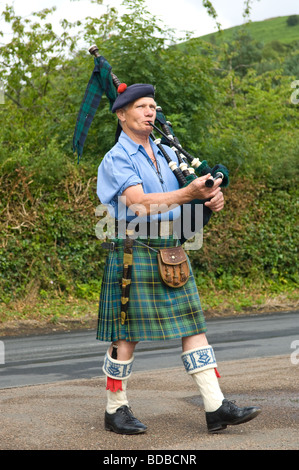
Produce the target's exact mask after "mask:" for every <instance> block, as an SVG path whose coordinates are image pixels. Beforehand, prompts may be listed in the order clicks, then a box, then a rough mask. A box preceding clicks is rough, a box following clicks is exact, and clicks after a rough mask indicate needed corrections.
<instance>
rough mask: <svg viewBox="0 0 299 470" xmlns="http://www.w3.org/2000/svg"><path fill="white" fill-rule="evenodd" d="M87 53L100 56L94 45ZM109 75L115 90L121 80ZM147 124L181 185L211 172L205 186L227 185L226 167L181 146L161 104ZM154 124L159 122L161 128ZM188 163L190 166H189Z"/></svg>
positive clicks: (96, 56) (120, 83)
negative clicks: (149, 125) (173, 154)
mask: <svg viewBox="0 0 299 470" xmlns="http://www.w3.org/2000/svg"><path fill="white" fill-rule="evenodd" d="M89 53H90V54H91V55H93V56H94V57H95V60H96V59H97V58H100V57H101V56H100V54H99V49H98V47H97V46H96V45H94V46H91V47H90V48H89ZM110 75H111V78H112V82H113V85H114V86H115V89H116V90H117V89H118V87H119V86H120V85H122V82H121V81H120V80H119V79H118V77H117V76H116V75H115V74H114V73H113V72H112V70H110ZM149 124H151V126H152V127H153V128H154V129H155V130H156V131H157V132H158V133H159V134H160V135H161V136H162V138H160V139H157V138H156V137H155V135H154V133H153V132H152V133H151V135H150V137H151V139H152V140H153V141H154V142H155V144H156V145H157V146H158V148H159V150H160V151H161V153H162V155H163V156H164V158H165V159H166V161H167V163H168V166H169V167H170V169H171V170H172V172H173V173H174V175H175V176H176V178H177V180H178V182H179V184H180V186H181V187H184V186H186V185H188V184H190V183H191V182H192V181H193V180H194V179H195V178H197V177H200V176H204V175H207V174H208V173H210V174H211V177H210V178H209V179H207V180H206V182H205V185H206V186H207V187H212V186H213V185H214V182H215V181H216V180H217V179H218V178H221V179H222V182H221V184H220V187H226V186H228V184H229V172H228V169H227V168H226V167H225V166H224V165H221V164H218V165H215V166H214V167H213V168H210V167H209V165H208V163H207V161H206V160H203V161H200V160H199V158H195V157H193V156H192V155H191V154H190V153H189V152H187V151H186V150H185V149H184V148H183V147H182V146H181V144H180V142H179V139H178V138H177V137H176V136H175V134H174V132H173V129H172V126H171V123H170V122H169V121H166V118H165V116H164V114H163V111H162V108H161V106H157V109H156V121H155V124H153V123H152V122H149ZM156 124H159V125H160V127H161V129H160V128H159V127H158V126H157V125H156ZM162 144H165V145H168V146H169V147H170V148H172V150H173V151H174V152H175V154H176V156H177V158H178V162H179V166H177V164H176V162H174V161H172V160H171V158H170V157H169V155H168V153H167V151H166V150H165V148H164V147H163V145H162ZM189 163H190V165H191V167H190V166H189ZM201 203H202V201H201Z"/></svg>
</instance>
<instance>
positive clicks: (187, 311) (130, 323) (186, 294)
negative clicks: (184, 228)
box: [97, 238, 207, 341]
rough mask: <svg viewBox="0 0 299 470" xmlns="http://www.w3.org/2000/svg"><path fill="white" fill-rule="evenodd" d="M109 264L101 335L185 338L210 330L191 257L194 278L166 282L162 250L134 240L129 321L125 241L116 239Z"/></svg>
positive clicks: (159, 242) (165, 242) (160, 244)
mask: <svg viewBox="0 0 299 470" xmlns="http://www.w3.org/2000/svg"><path fill="white" fill-rule="evenodd" d="M114 241H115V242H116V249H115V250H114V251H110V252H109V254H108V256H107V259H106V264H105V269H104V274H103V280H102V287H101V293H100V302H99V318H98V329H97V339H98V340H100V341H117V340H118V339H125V340H127V341H148V340H167V339H172V338H181V337H183V336H191V335H195V334H199V333H204V332H206V330H207V328H206V322H205V318H204V315H203V312H202V308H201V305H200V299H199V294H198V290H197V287H196V284H195V280H194V276H193V273H192V269H191V265H190V261H189V259H188V263H189V266H190V278H189V280H188V282H187V283H186V284H185V285H184V286H183V287H180V288H171V287H168V286H166V285H165V284H163V283H162V281H161V279H160V275H159V272H158V263H157V253H155V252H154V251H152V250H150V249H149V248H147V247H144V246H142V245H139V244H138V243H137V242H136V241H134V245H133V268H132V284H131V289H130V297H129V298H130V300H129V307H128V312H127V320H126V322H125V324H124V325H121V322H120V307H121V279H122V274H123V240H114ZM141 241H142V242H143V243H145V244H147V245H149V246H151V247H153V248H155V249H158V248H166V247H170V246H175V243H176V240H171V239H163V238H159V239H155V240H153V239H151V240H147V239H145V240H141Z"/></svg>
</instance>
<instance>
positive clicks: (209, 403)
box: [182, 334, 261, 432]
mask: <svg viewBox="0 0 299 470" xmlns="http://www.w3.org/2000/svg"><path fill="white" fill-rule="evenodd" d="M182 349H183V353H182V360H183V364H184V366H185V369H186V371H187V373H188V374H189V375H191V376H192V378H193V380H194V381H195V383H196V385H197V386H198V388H199V391H200V393H201V395H202V398H203V402H204V409H205V412H206V421H207V426H208V430H209V432H216V431H220V430H222V429H225V428H226V427H227V425H229V424H231V425H235V424H241V423H245V422H247V421H250V420H251V419H253V418H254V417H255V416H257V415H258V414H259V413H260V411H261V410H260V408H258V407H245V408H239V407H238V406H236V405H235V404H234V403H232V402H230V401H228V400H226V399H225V398H224V396H223V393H222V391H221V389H220V386H219V382H218V377H217V374H216V370H217V369H216V368H217V363H216V358H215V354H214V351H213V348H212V346H210V345H209V343H208V340H207V338H206V335H205V334H199V335H194V336H189V337H185V338H182Z"/></svg>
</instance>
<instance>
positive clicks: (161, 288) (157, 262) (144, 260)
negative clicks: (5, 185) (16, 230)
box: [97, 84, 260, 434]
mask: <svg viewBox="0 0 299 470" xmlns="http://www.w3.org/2000/svg"><path fill="white" fill-rule="evenodd" d="M111 104H112V103H111ZM112 112H113V113H116V115H117V118H118V126H119V128H118V129H119V132H118V133H117V142H116V144H115V145H114V146H113V148H112V149H111V150H110V151H109V152H108V153H107V154H106V155H105V157H104V158H103V160H102V162H101V164H100V166H99V169H98V180H97V181H98V183H97V194H98V197H99V199H100V201H101V203H102V204H104V205H106V206H107V207H108V208H109V211H110V213H111V214H113V215H114V217H115V219H116V221H117V222H118V224H116V236H115V238H114V239H113V240H111V242H109V243H106V244H104V245H105V247H106V248H108V249H109V252H108V256H107V259H106V265H105V270H104V275H103V280H102V287H101V294H100V303H99V318H98V330H97V339H99V340H100V341H109V342H111V346H110V348H109V349H108V351H107V353H106V355H105V358H104V365H103V371H104V373H105V375H106V376H107V407H106V410H105V429H106V430H110V431H114V432H116V433H120V434H137V433H143V432H145V431H146V429H147V427H146V425H144V424H142V423H141V422H140V421H139V420H138V419H137V418H135V417H134V415H133V413H132V411H131V408H130V406H129V403H128V400H127V395H126V389H127V384H128V379H129V377H130V375H131V373H132V366H133V362H134V350H135V347H136V345H137V343H138V342H139V341H149V340H155V341H156V340H168V339H172V338H182V361H183V365H184V367H185V369H186V372H187V374H189V375H190V376H191V377H192V379H193V380H194V382H195V384H196V385H197V387H198V389H199V392H200V394H201V396H202V398H203V403H204V410H205V416H206V422H207V427H208V431H209V432H217V431H219V430H222V429H225V428H226V427H227V425H236V424H241V423H245V422H246V421H249V420H251V419H253V418H254V417H255V416H257V414H258V413H259V412H260V408H258V407H255V406H251V407H242V408H239V407H238V406H237V405H236V404H234V403H233V402H230V401H228V400H227V399H225V397H224V396H223V393H222V391H221V389H220V386H219V381H218V376H219V374H218V371H217V364H216V359H215V354H214V351H213V348H212V346H211V345H209V343H208V340H207V337H206V331H207V327H206V322H205V318H204V315H203V312H202V308H201V304H200V298H199V294H198V290H197V287H196V283H195V279H194V276H193V273H192V268H191V265H190V261H189V259H188V256H187V255H186V253H185V251H184V250H183V248H182V246H181V244H180V241H179V240H178V238H177V237H176V235H175V233H174V227H175V226H176V221H177V220H179V218H180V216H181V208H182V207H183V205H188V204H189V203H191V201H194V200H201V201H203V200H205V201H207V202H205V203H204V205H205V208H208V210H209V211H211V212H218V211H220V210H222V209H223V206H224V197H223V193H222V190H221V187H220V186H221V179H216V180H215V183H214V184H213V186H212V187H208V186H206V181H207V180H208V179H209V178H210V177H211V175H210V174H209V173H208V174H206V175H204V176H200V177H197V178H194V179H193V180H192V181H191V183H190V184H188V185H186V186H184V187H181V186H180V184H179V182H178V180H177V178H176V176H175V175H174V173H173V172H172V171H171V170H170V168H169V164H168V162H167V161H166V160H165V158H164V156H163V153H162V151H161V146H158V145H157V144H156V143H155V142H154V141H153V139H152V138H151V137H150V136H151V135H152V130H153V128H152V124H153V123H154V122H155V119H156V102H155V91H154V87H153V86H152V85H149V84H133V85H131V86H128V87H126V85H122V86H120V87H119V88H118V95H117V96H116V98H115V100H114V101H113V104H112ZM163 148H164V150H165V149H166V151H167V153H168V155H169V156H170V158H171V160H172V161H174V162H176V163H178V160H177V156H176V154H175V152H174V151H173V150H172V149H171V148H170V147H168V146H166V145H163ZM162 150H163V149H162ZM161 204H163V206H162V209H161ZM167 208H168V210H167ZM135 220H137V221H138V225H134V221H135ZM120 225H121V226H122V227H123V232H122V233H121V231H120V230H119V226H120ZM136 227H137V228H136ZM124 232H125V233H124Z"/></svg>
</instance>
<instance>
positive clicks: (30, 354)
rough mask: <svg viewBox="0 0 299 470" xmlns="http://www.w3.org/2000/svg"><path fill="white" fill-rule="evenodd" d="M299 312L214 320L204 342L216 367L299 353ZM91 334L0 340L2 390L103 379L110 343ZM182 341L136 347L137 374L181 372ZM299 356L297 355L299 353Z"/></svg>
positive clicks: (76, 333)
mask: <svg viewBox="0 0 299 470" xmlns="http://www.w3.org/2000/svg"><path fill="white" fill-rule="evenodd" d="M298 313H299V312H298V311H295V312H283V313H279V314H271V315H270V314H268V315H261V316H255V315H252V316H246V317H240V318H238V317H233V318H217V319H212V320H209V321H207V325H208V333H207V336H208V340H209V343H210V344H211V345H213V347H214V350H215V353H216V358H217V361H219V362H220V361H231V360H236V359H237V360H240V359H246V358H247V359H250V358H257V357H269V356H279V355H288V354H289V355H291V354H292V353H293V354H294V348H295V347H296V345H297V349H299V319H298V318H299V317H298ZM95 336H96V333H95V331H94V330H87V331H76V332H67V333H55V334H46V335H41V336H26V337H15V338H14V337H7V338H5V337H4V338H3V337H2V338H0V341H1V345H2V351H3V352H4V358H5V360H4V361H2V362H4V364H0V389H5V388H10V387H19V386H24V385H36V384H46V383H54V382H59V381H65V380H75V379H89V378H94V377H102V376H103V373H102V363H103V356H104V354H105V352H106V350H107V347H108V345H109V343H102V342H99V341H97V340H96V337H95ZM180 355H181V341H180V340H171V341H163V342H160V341H151V342H142V343H139V344H138V346H137V348H136V351H135V363H134V370H135V371H145V370H152V371H153V370H158V369H166V368H172V367H179V366H182V362H181V358H180ZM298 355H299V353H298Z"/></svg>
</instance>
